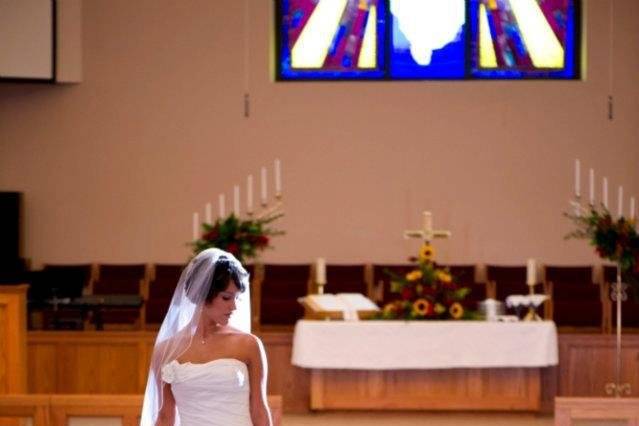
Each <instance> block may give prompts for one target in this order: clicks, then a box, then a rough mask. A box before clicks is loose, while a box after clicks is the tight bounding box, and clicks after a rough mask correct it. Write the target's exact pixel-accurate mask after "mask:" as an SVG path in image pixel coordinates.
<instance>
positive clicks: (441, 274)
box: [437, 269, 453, 284]
mask: <svg viewBox="0 0 639 426" xmlns="http://www.w3.org/2000/svg"><path fill="white" fill-rule="evenodd" d="M437 279H438V280H439V281H441V282H443V283H446V284H448V283H449V282H451V281H452V280H453V277H451V276H450V274H449V273H448V272H446V271H444V270H443V269H438V270H437Z"/></svg>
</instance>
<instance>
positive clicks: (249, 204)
mask: <svg viewBox="0 0 639 426" xmlns="http://www.w3.org/2000/svg"><path fill="white" fill-rule="evenodd" d="M246 211H247V212H248V213H253V175H248V177H247V178H246Z"/></svg>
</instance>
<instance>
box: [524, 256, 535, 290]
mask: <svg viewBox="0 0 639 426" xmlns="http://www.w3.org/2000/svg"><path fill="white" fill-rule="evenodd" d="M526 284H528V285H529V286H534V285H535V284H537V265H536V264H535V259H528V261H527V262H526Z"/></svg>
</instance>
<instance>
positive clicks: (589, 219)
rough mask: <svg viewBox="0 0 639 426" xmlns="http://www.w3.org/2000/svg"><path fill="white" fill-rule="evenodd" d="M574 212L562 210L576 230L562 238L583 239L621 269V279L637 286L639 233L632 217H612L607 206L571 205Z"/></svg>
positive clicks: (638, 274) (638, 275) (638, 281)
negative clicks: (586, 206)
mask: <svg viewBox="0 0 639 426" xmlns="http://www.w3.org/2000/svg"><path fill="white" fill-rule="evenodd" d="M574 207H575V213H565V216H567V217H568V218H569V219H571V220H572V221H573V223H574V224H575V225H576V227H577V229H575V230H574V231H572V232H570V233H569V234H568V235H566V237H565V238H566V239H569V238H580V239H587V240H589V242H590V245H591V246H593V247H595V252H596V253H597V255H599V257H601V258H602V259H605V260H609V261H612V262H614V263H616V264H617V265H619V267H620V268H621V276H622V279H623V282H624V283H626V284H628V285H632V286H634V287H635V288H636V289H639V234H637V229H636V223H635V220H634V219H626V218H625V217H623V216H620V217H619V218H618V219H613V217H612V215H611V214H610V212H609V211H608V209H607V208H605V207H604V206H602V207H601V208H599V209H597V208H596V207H595V206H590V207H589V208H587V209H586V208H583V207H582V206H580V205H575V206H574Z"/></svg>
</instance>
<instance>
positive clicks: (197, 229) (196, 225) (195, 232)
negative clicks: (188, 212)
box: [193, 213, 200, 240]
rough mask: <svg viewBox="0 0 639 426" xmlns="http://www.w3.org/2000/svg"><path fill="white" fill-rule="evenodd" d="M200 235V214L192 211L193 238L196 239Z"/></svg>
mask: <svg viewBox="0 0 639 426" xmlns="http://www.w3.org/2000/svg"><path fill="white" fill-rule="evenodd" d="M199 236H200V215H199V214H198V213H193V240H197V239H198V237H199Z"/></svg>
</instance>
